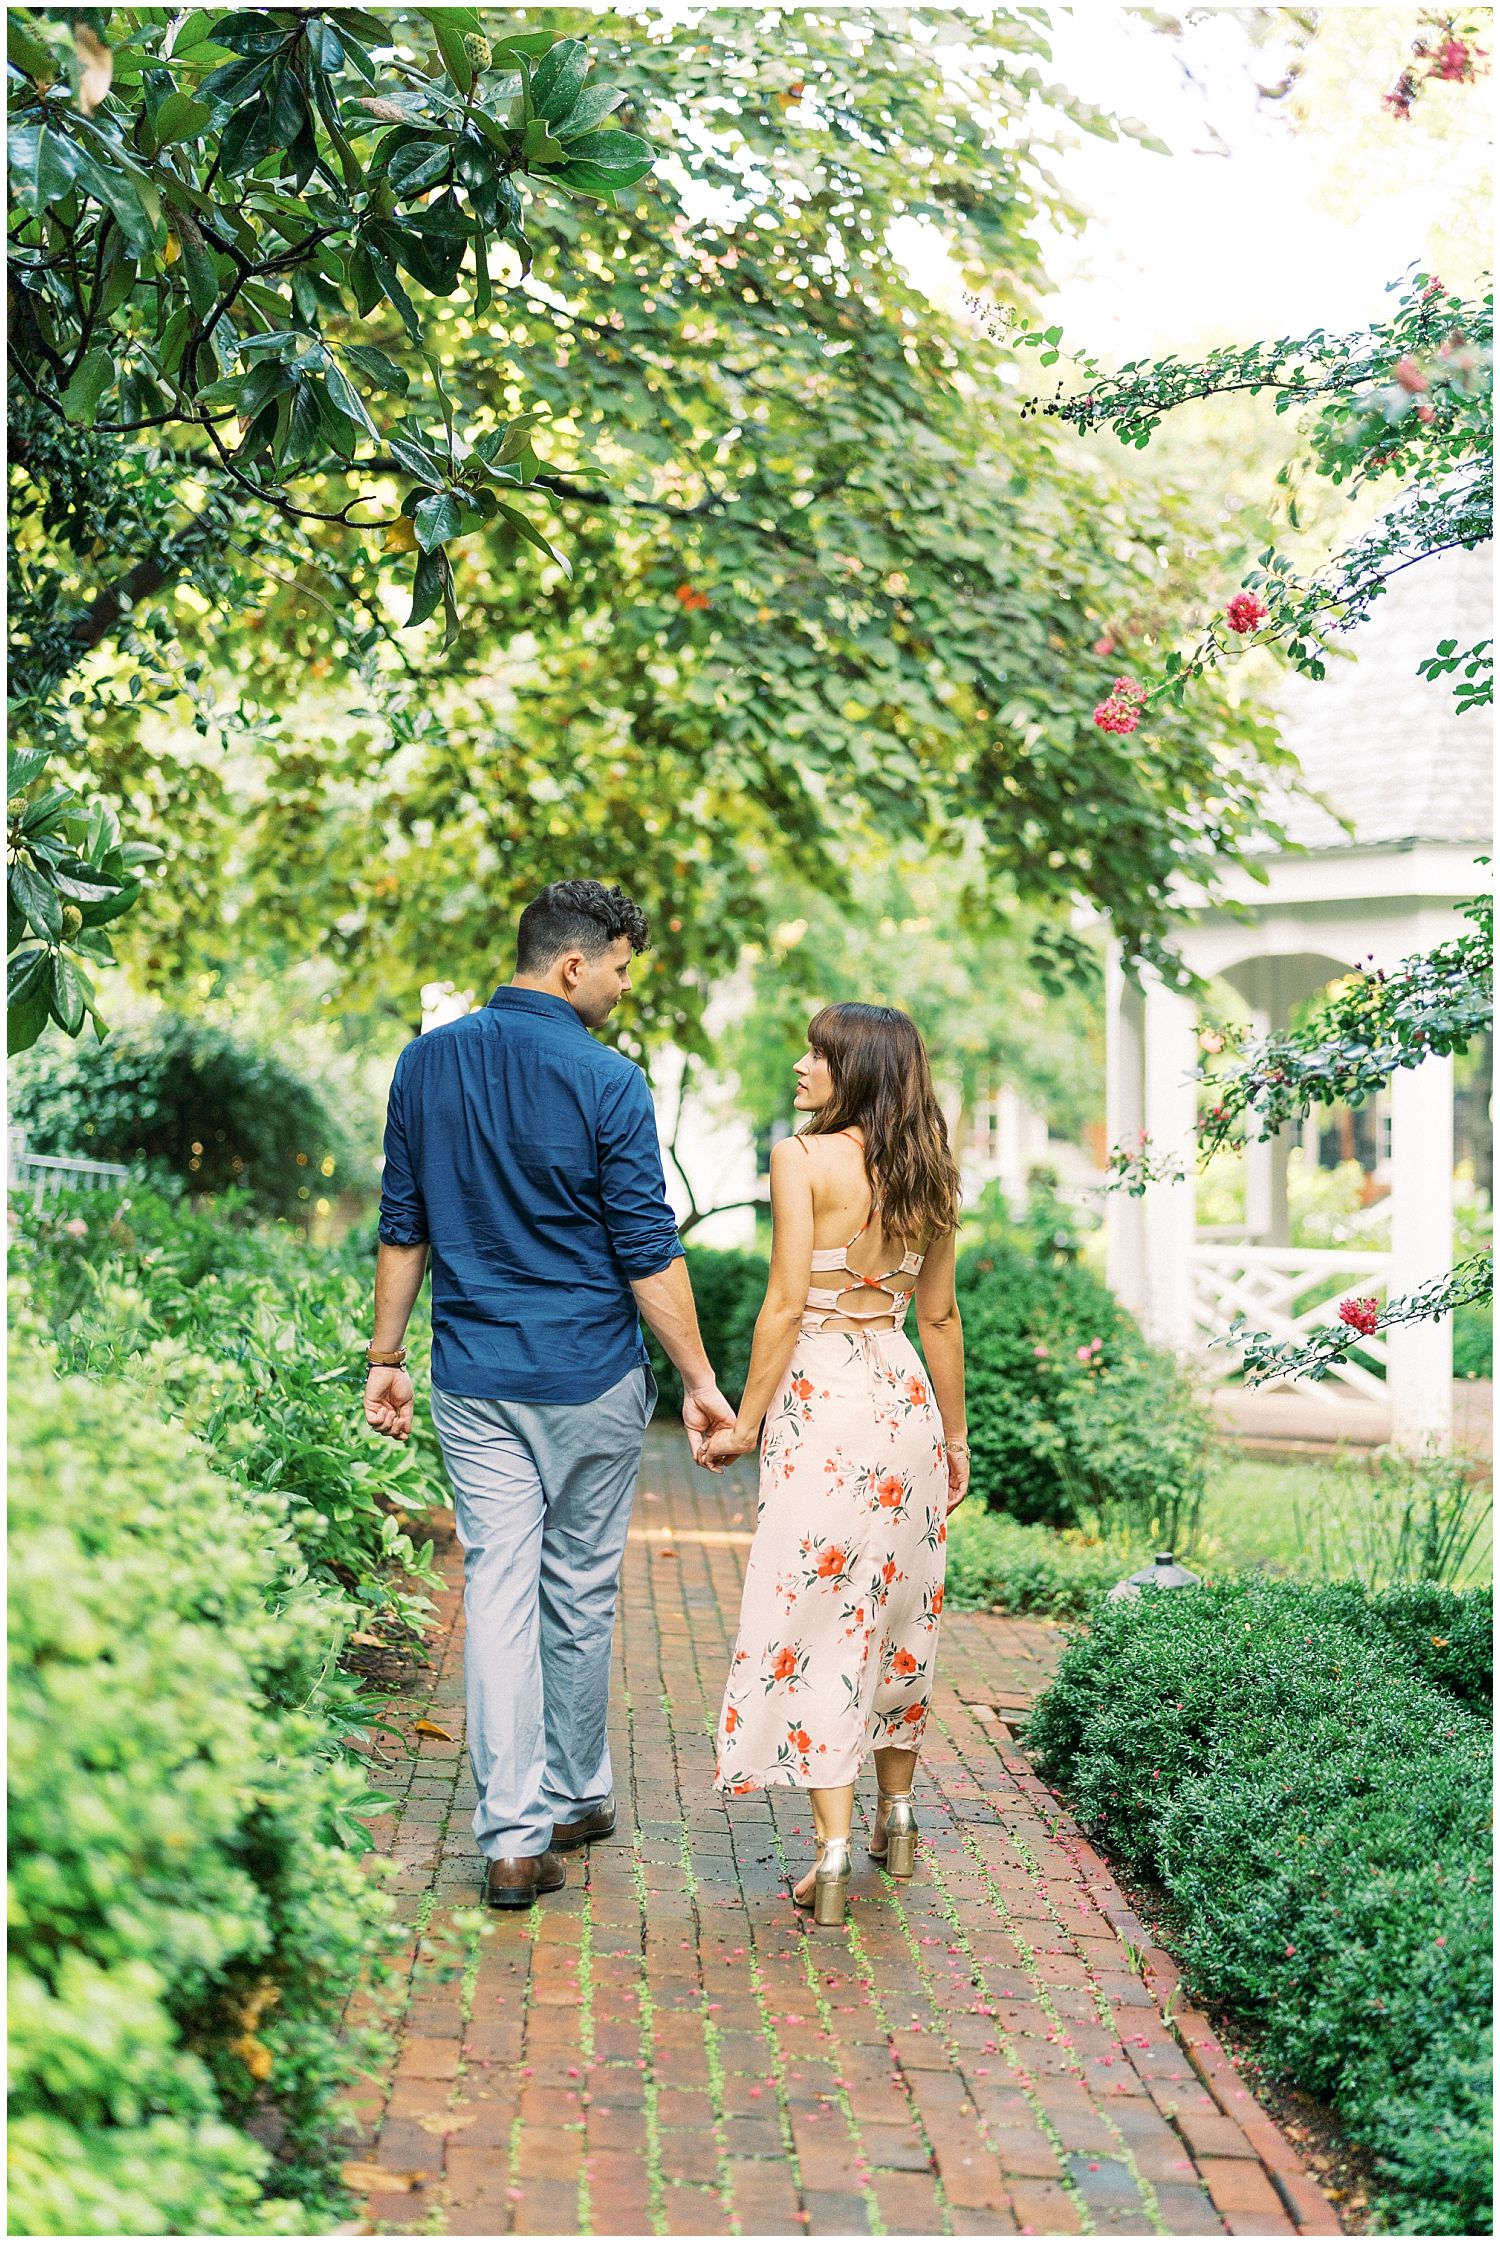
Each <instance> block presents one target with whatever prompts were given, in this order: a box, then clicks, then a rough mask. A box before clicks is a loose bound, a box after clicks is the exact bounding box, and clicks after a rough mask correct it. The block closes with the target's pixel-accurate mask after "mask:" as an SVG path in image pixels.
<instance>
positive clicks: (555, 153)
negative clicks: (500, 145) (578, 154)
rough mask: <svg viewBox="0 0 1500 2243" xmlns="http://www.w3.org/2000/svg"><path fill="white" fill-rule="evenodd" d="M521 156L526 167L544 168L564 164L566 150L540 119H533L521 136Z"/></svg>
mask: <svg viewBox="0 0 1500 2243" xmlns="http://www.w3.org/2000/svg"><path fill="white" fill-rule="evenodd" d="M521 154H522V156H523V158H524V159H525V161H526V163H527V164H528V165H531V166H545V165H547V164H560V163H562V162H564V161H565V160H566V157H567V150H566V148H565V147H564V146H563V144H562V142H561V141H560V140H557V139H554V138H553V135H552V134H551V132H549V130H548V129H547V126H546V124H545V123H544V122H543V120H542V119H541V118H540V117H533V118H532V120H531V122H530V124H529V125H528V126H527V127H526V130H525V132H524V133H523V134H522V135H521Z"/></svg>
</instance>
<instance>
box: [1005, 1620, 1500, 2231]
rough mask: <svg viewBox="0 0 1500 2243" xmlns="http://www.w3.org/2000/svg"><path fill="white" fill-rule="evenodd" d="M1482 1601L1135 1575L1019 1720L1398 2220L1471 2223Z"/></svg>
mask: <svg viewBox="0 0 1500 2243" xmlns="http://www.w3.org/2000/svg"><path fill="white" fill-rule="evenodd" d="M1487 1609H1488V1599H1487V1597H1486V1596H1484V1595H1483V1594H1482V1593H1479V1592H1470V1593H1468V1594H1467V1595H1466V1596H1463V1597H1454V1596H1452V1595H1451V1593H1445V1592H1425V1591H1412V1592H1405V1593H1404V1594H1403V1595H1397V1596H1388V1597H1386V1598H1380V1599H1374V1600H1370V1601H1368V1602H1366V1601H1364V1600H1362V1599H1361V1598H1360V1596H1359V1593H1358V1591H1357V1590H1354V1589H1351V1588H1326V1587H1312V1588H1303V1587H1300V1586H1296V1585H1292V1584H1287V1583H1272V1582H1266V1581H1258V1580H1241V1581H1237V1582H1230V1583H1225V1584H1222V1585H1220V1586H1217V1587H1212V1588H1210V1587H1204V1588H1199V1589H1196V1590H1193V1591H1190V1592H1178V1593H1157V1592H1149V1593H1147V1594H1146V1595H1145V1596H1144V1597H1142V1598H1141V1599H1140V1600H1139V1602H1137V1603H1134V1604H1123V1605H1112V1606H1111V1605H1103V1606H1098V1607H1096V1608H1095V1609H1094V1611H1093V1612H1092V1614H1091V1617H1090V1626H1089V1633H1088V1635H1087V1636H1086V1637H1083V1638H1081V1639H1080V1640H1078V1641H1076V1642H1074V1643H1072V1644H1071V1645H1070V1646H1069V1648H1068V1651H1067V1653H1066V1655H1065V1657H1064V1659H1063V1662H1062V1666H1061V1669H1060V1671H1059V1673H1058V1676H1057V1679H1056V1682H1055V1683H1054V1685H1053V1687H1052V1688H1051V1690H1049V1691H1048V1692H1047V1694H1046V1695H1045V1696H1044V1697H1043V1699H1042V1700H1041V1701H1040V1703H1039V1705H1038V1707H1037V1710H1036V1713H1035V1716H1034V1718H1033V1722H1032V1726H1031V1729H1030V1732H1029V1739H1030V1742H1031V1744H1032V1746H1033V1747H1034V1748H1035V1749H1036V1750H1037V1752H1038V1754H1039V1756H1040V1760H1041V1765H1042V1766H1043V1768H1044V1770H1045V1771H1046V1773H1048V1774H1049V1775H1050V1776H1052V1777H1054V1778H1056V1779H1057V1780H1059V1781H1060V1783H1061V1784H1062V1785H1063V1787H1064V1788H1065V1789H1066V1792H1067V1794H1068V1797H1069V1799H1070V1802H1071V1804H1072V1806H1073V1808H1074V1810H1075V1812H1076V1813H1077V1814H1078V1816H1079V1819H1080V1820H1081V1821H1082V1822H1083V1824H1084V1825H1085V1827H1086V1828H1088V1829H1090V1830H1092V1831H1094V1832H1096V1833H1098V1834H1099V1835H1100V1837H1101V1839H1102V1841H1103V1843H1104V1844H1105V1846H1106V1847H1107V1849H1108V1850H1109V1852H1110V1853H1111V1854H1112V1855H1113V1856H1114V1858H1115V1859H1116V1860H1118V1861H1120V1862H1122V1863H1125V1864H1128V1865H1131V1866H1133V1867H1136V1868H1138V1869H1141V1870H1144V1871H1146V1872H1148V1873H1149V1874H1150V1875H1151V1876H1152V1877H1153V1878H1155V1879H1156V1880H1158V1881H1159V1883H1160V1884H1161V1885H1162V1886H1163V1887H1164V1888H1165V1890H1166V1892H1167V1893H1168V1894H1169V1895H1170V1897H1171V1900H1172V1903H1173V1904H1174V1918H1175V1921H1176V1925H1177V1927H1178V1928H1177V1929H1176V1930H1175V1931H1174V1935H1173V1936H1174V1943H1175V1945H1176V1948H1177V1951H1178V1953H1179V1955H1180V1957H1181V1959H1182V1961H1183V1963H1184V1965H1185V1967H1186V1969H1187V1970H1188V1972H1189V1974H1190V1975H1191V1977H1192V1979H1193V1981H1194V1982H1195V1983H1196V1984H1197V1986H1198V1987H1199V1988H1200V1989H1201V1990H1202V1991H1203V1993H1204V1994H1205V1995H1206V1996H1208V1997H1210V1998H1220V1999H1222V2000H1224V2001H1225V2002H1227V2003H1228V2004H1229V2005H1231V2007H1232V2009H1233V2010H1234V2011H1235V2012H1236V2013H1237V2014H1238V2015H1239V2016H1240V2017H1241V2018H1243V2019H1245V2020H1247V2021H1249V2022H1251V2023H1253V2024H1254V2025H1256V2026H1258V2027H1259V2028H1260V2029H1261V2039H1262V2047H1263V2052H1264V2055H1265V2057H1266V2059H1267V2061H1269V2062H1271V2063H1273V2064H1275V2065H1277V2066H1279V2067H1280V2068H1281V2069H1282V2070H1283V2071H1284V2073H1285V2074H1286V2075H1287V2076H1288V2077H1289V2078H1291V2079H1292V2080H1294V2081H1295V2082H1296V2083H1297V2084H1298V2085H1300V2086H1302V2087H1304V2088H1306V2089H1307V2090H1308V2091H1309V2092H1311V2093H1312V2094H1315V2095H1317V2096H1320V2097H1322V2098H1324V2099H1325V2100H1327V2101H1328V2102H1330V2103H1331V2104H1332V2105H1333V2106H1334V2108H1335V2109H1336V2110H1337V2111H1338V2112H1339V2113H1340V2114H1341V2116H1342V2117H1343V2119H1344V2121H1345V2123H1346V2124H1347V2125H1348V2127H1349V2129H1350V2132H1351V2134H1352V2135H1353V2136H1354V2137H1355V2138H1357V2139H1360V2140H1362V2141H1364V2142H1365V2143H1367V2144H1368V2145H1369V2147H1370V2148H1371V2149H1372V2150H1373V2152H1374V2154H1375V2163H1376V2169H1377V2174H1378V2199H1377V2203H1376V2213H1377V2217H1378V2218H1379V2219H1380V2220H1381V2221H1382V2222H1383V2223H1384V2224H1385V2225H1386V2226H1388V2227H1389V2228H1390V2229H1392V2230H1394V2231H1397V2232H1400V2233H1405V2234H1412V2233H1416V2234H1435V2235H1475V2234H1487V2233H1488V2232H1489V2224H1490V2222H1489V2195H1490V2164H1489V2158H1490V2149H1489V2131H1490V2104H1489V2085H1488V2080H1489V2047H1490V1978H1491V1964H1490V1851H1491V1841H1490V1788H1491V1787H1490V1773H1491V1735H1490V1725H1489V1723H1488V1722H1487V1721H1486V1720H1485V1719H1483V1718H1482V1717H1481V1716H1480V1714H1478V1713H1476V1712H1475V1711H1474V1710H1472V1708H1473V1705H1474V1704H1475V1703H1476V1702H1482V1694H1483V1681H1484V1676H1483V1671H1482V1670H1483V1666H1484V1662H1483V1659H1482V1657H1481V1654H1480V1637H1481V1634H1482V1633H1483V1632H1484V1631H1485V1630H1486V1629H1487ZM1434 1621H1437V1622H1440V1625H1437V1626H1434V1625H1432V1623H1433V1622H1434ZM1424 1637H1425V1638H1426V1639H1427V1640H1426V1643H1425V1647H1424V1644H1423V1638H1424ZM1433 1638H1438V1639H1441V1640H1440V1641H1438V1642H1437V1643H1434V1641H1433V1640H1432V1639H1433ZM1455 1651H1457V1653H1458V1656H1457V1657H1456V1658H1453V1659H1451V1660H1449V1658H1448V1655H1449V1654H1451V1653H1454V1652H1455ZM1434 1654H1436V1655H1439V1656H1440V1657H1441V1659H1442V1661H1443V1662H1444V1663H1443V1664H1436V1663H1435V1659H1434Z"/></svg>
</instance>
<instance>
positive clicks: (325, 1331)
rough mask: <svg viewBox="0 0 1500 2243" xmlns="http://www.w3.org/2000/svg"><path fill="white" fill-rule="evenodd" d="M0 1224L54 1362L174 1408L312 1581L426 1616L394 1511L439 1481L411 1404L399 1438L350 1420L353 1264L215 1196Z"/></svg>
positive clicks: (412, 1552) (360, 1289)
mask: <svg viewBox="0 0 1500 2243" xmlns="http://www.w3.org/2000/svg"><path fill="white" fill-rule="evenodd" d="M16 1221H17V1235H16V1237H15V1240H14V1241H13V1245H12V1257H11V1266H12V1270H13V1272H14V1273H15V1277H16V1279H17V1281H18V1283H19V1284H20V1286H21V1288H22V1292H21V1296H20V1300H21V1313H22V1314H24V1315H30V1316H31V1317H33V1318H34V1319H35V1320H36V1321H37V1322H38V1323H39V1324H40V1326H41V1327H43V1328H44V1329H45V1330H46V1332H47V1333H48V1335H49V1338H50V1339H51V1341H52V1343H53V1345H54V1346H55V1347H56V1349H57V1352H58V1360H59V1366H60V1368H61V1369H62V1370H63V1371H64V1372H85V1373H87V1374H88V1375H89V1376H91V1377H94V1378H118V1379H122V1380H125V1381H127V1382H128V1383H129V1384H130V1385H131V1386H132V1387H133V1388H135V1389H136V1405H135V1406H136V1408H137V1409H138V1410H139V1409H142V1408H145V1409H151V1410H155V1411H156V1412H158V1413H159V1414H162V1413H164V1414H168V1415H170V1416H173V1417H175V1418H177V1419H179V1420H180V1421H181V1422H182V1423H183V1424H184V1425H185V1426H186V1427H187V1428H188V1430H190V1431H192V1432H196V1433H199V1434H201V1435H202V1437H203V1439H204V1440H205V1441H206V1442H207V1443H208V1445H209V1447H210V1449H211V1450H212V1452H213V1456H214V1461H215V1462H216V1463H217V1464H218V1465H219V1466H220V1467H221V1469H223V1470H225V1471H227V1472H228V1473H229V1474H230V1475H231V1477H233V1478H234V1479H236V1480H239V1481H243V1482H244V1483H245V1484H246V1485H247V1486H250V1487H254V1488H258V1489H262V1490H266V1491H269V1492H274V1494H275V1497H276V1500H277V1502H278V1504H279V1506H280V1508H281V1514H282V1518H283V1521H284V1523H285V1525H286V1526H287V1527H288V1528H289V1529H290V1531H291V1534H292V1535H293V1536H294V1537H295V1555H296V1558H297V1562H299V1563H301V1564H305V1565H306V1566H307V1568H308V1569H309V1571H310V1572H311V1574H312V1575H313V1577H314V1578H315V1579H317V1580H321V1581H325V1582H328V1583H330V1584H332V1585H335V1586H337V1587H339V1588H340V1589H343V1590H346V1591H348V1592H350V1593H351V1594H352V1595H353V1596H355V1597H357V1598H358V1599H359V1601H360V1603H361V1604H362V1605H364V1606H366V1607H368V1608H369V1609H370V1610H372V1611H375V1612H379V1613H383V1614H386V1615H389V1616H390V1617H392V1618H394V1619H396V1620H397V1621H399V1622H401V1623H403V1624H404V1625H406V1626H408V1627H421V1626H422V1625H424V1624H425V1621H426V1619H427V1617H428V1615H429V1614H430V1611H431V1605H430V1601H429V1600H428V1598H427V1597H426V1596H425V1594H423V1593H422V1590H421V1588H420V1587H419V1586H417V1584H420V1583H423V1582H425V1583H426V1584H427V1585H428V1586H431V1585H432V1581H433V1575H432V1566H431V1556H432V1552H431V1545H430V1543H424V1544H422V1545H420V1546H419V1545H418V1544H417V1543H416V1542H415V1541H414V1540H413V1538H412V1536H411V1534H410V1532H409V1523H410V1522H411V1521H412V1520H414V1519H415V1518H417V1517H419V1516H420V1515H421V1514H422V1513H423V1512H425V1511H426V1510H428V1509H429V1508H430V1507H431V1506H432V1504H433V1503H434V1502H436V1501H440V1500H442V1481H441V1478H440V1476H439V1472H438V1467H437V1460H436V1449H435V1441H434V1437H433V1435H432V1432H431V1425H430V1420H429V1417H428V1413H427V1412H426V1411H424V1410H419V1411H418V1413H417V1426H418V1428H419V1430H418V1431H414V1433H413V1437H412V1442H411V1444H410V1446H409V1447H407V1448H398V1447H397V1446H396V1444H395V1443H394V1442H391V1441H387V1440H383V1439H381V1437H380V1436H379V1435H378V1434H375V1433H372V1432H370V1431H369V1429H368V1428H367V1427H366V1425H365V1423H364V1418H363V1413H362V1408H361V1399H362V1394H363V1387H364V1373H363V1370H362V1369H361V1368H360V1355H361V1352H362V1350H363V1347H364V1344H365V1341H366V1339H367V1338H368V1335H369V1329H370V1324H369V1319H370V1281H369V1277H368V1275H365V1276H363V1277H362V1276H360V1275H359V1274H358V1273H357V1271H355V1270H353V1269H351V1268H349V1267H347V1266H346V1265H344V1264H342V1263H341V1262H340V1261H339V1260H338V1259H337V1258H335V1257H329V1256H324V1255H322V1254H319V1253H315V1252H314V1251H313V1250H312V1249H311V1248H309V1247H308V1246H307V1244H306V1243H305V1241H304V1240H303V1238H302V1237H301V1235H300V1234H299V1233H297V1232H294V1231H292V1230H290V1229H281V1230H274V1229H270V1228H267V1227H263V1226H262V1227H257V1228H247V1227H245V1225H244V1224H243V1222H241V1221H240V1220H237V1219H236V1208H235V1206H234V1204H233V1203H232V1202H231V1203H230V1204H229V1205H228V1206H226V1207H222V1208H215V1209H212V1210H205V1209H192V1208H185V1207H174V1206H173V1205H172V1204H171V1203H170V1202H169V1201H167V1200H166V1199H164V1198H162V1197H161V1196H160V1195H159V1194H154V1193H151V1192H149V1191H147V1190H144V1189H141V1188H136V1189H133V1190H132V1191H131V1192H130V1193H129V1194H127V1195H126V1196H125V1197H124V1198H123V1199H115V1198H113V1197H112V1196H109V1195H106V1194H104V1193H102V1192H91V1193H77V1194H73V1195H70V1196H67V1197H62V1198H59V1199H58V1200H57V1201H54V1202H49V1203H48V1205H47V1207H46V1208H45V1209H44V1211H43V1212H41V1213H40V1214H38V1213H36V1212H34V1211H33V1210H31V1209H30V1208H24V1207H23V1208H20V1209H18V1210H17V1215H16ZM424 1315H425V1310H424ZM414 1326H416V1331H415V1332H414V1337H418V1336H419V1333H420V1320H416V1319H414Z"/></svg>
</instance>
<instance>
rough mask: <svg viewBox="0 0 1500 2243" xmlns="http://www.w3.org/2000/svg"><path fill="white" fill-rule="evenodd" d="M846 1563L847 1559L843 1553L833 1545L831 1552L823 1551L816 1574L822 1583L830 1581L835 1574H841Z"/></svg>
mask: <svg viewBox="0 0 1500 2243" xmlns="http://www.w3.org/2000/svg"><path fill="white" fill-rule="evenodd" d="M846 1562H847V1559H846V1556H845V1553H844V1552H843V1551H842V1550H841V1549H840V1548H839V1546H838V1544H837V1543H835V1544H834V1546H833V1548H832V1549H831V1550H825V1551H824V1552H823V1555H822V1556H821V1557H820V1558H819V1560H818V1573H819V1576H820V1578H821V1579H822V1580H824V1581H829V1580H832V1578H833V1576H834V1575H835V1574H836V1573H842V1572H843V1570H844V1566H845V1564H846Z"/></svg>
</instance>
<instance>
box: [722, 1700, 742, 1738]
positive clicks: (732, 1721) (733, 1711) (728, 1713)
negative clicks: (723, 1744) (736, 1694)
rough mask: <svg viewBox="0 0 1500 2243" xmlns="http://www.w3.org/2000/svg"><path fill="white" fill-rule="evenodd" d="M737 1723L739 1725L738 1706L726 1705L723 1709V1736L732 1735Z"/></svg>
mask: <svg viewBox="0 0 1500 2243" xmlns="http://www.w3.org/2000/svg"><path fill="white" fill-rule="evenodd" d="M739 1725H740V1714H739V1708H738V1706H726V1707H725V1709H724V1734H725V1736H726V1737H732V1736H733V1735H734V1733H735V1731H736V1729H738V1727H739Z"/></svg>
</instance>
